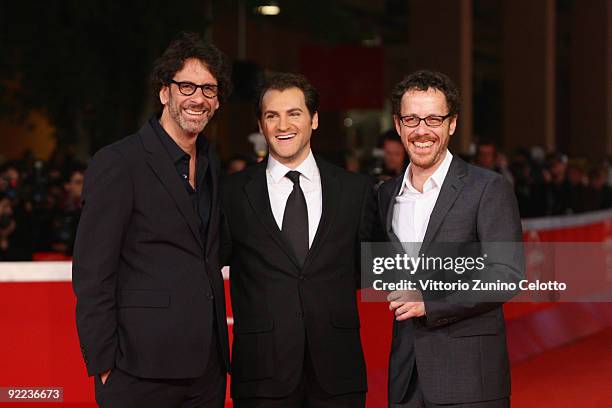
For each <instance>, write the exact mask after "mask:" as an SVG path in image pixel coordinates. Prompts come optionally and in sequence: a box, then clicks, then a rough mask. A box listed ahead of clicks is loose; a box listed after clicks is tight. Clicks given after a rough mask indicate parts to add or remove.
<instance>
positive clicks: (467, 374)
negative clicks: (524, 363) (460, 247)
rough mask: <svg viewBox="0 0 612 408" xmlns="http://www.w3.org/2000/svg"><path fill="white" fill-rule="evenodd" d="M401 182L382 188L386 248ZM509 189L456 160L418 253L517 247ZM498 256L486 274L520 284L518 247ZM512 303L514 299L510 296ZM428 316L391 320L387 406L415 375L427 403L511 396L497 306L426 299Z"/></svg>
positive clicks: (403, 392) (490, 175)
mask: <svg viewBox="0 0 612 408" xmlns="http://www.w3.org/2000/svg"><path fill="white" fill-rule="evenodd" d="M402 179H403V176H399V177H397V178H395V179H393V180H390V181H388V182H387V183H385V184H383V185H382V186H381V188H380V189H379V193H378V200H379V211H380V216H381V221H382V224H383V225H385V227H386V231H387V237H388V239H389V240H390V241H397V240H398V239H397V237H396V236H395V234H394V233H393V231H392V225H391V224H392V219H393V206H394V202H395V197H396V196H397V194H398V193H399V189H400V187H401V183H402ZM521 240H522V231H521V223H520V218H519V213H518V206H517V202H516V198H515V196H514V193H513V190H512V187H511V186H510V184H509V183H507V182H506V181H505V180H504V179H503V177H502V176H500V175H499V174H497V173H494V172H491V171H488V170H485V169H481V168H478V167H475V166H472V165H469V164H467V163H465V162H464V161H463V160H461V159H460V158H458V157H456V156H455V157H454V158H453V160H452V162H451V166H450V169H449V171H448V173H447V176H446V178H445V180H444V183H443V185H442V188H441V191H440V195H439V196H438V200H437V201H436V204H435V206H434V209H433V212H432V214H431V217H430V221H429V224H428V226H427V231H426V234H425V238H424V240H423V245H422V247H421V253H424V254H425V255H426V256H428V255H430V254H431V251H432V243H441V242H454V243H463V242H465V243H467V242H480V243H482V244H483V245H486V243H489V242H496V243H498V242H520V241H521ZM512 247H513V248H512V249H511V250H509V251H505V252H504V253H501V254H498V259H496V260H495V262H494V263H493V264H494V265H493V266H488V267H487V268H488V269H487V270H485V272H487V273H492V274H494V275H495V276H503V279H504V280H506V281H514V282H516V281H518V280H520V279H522V277H523V276H524V258H523V253H522V246H521V245H514V246H512ZM510 296H511V295H510ZM423 297H424V302H425V309H426V315H425V316H423V317H421V318H414V319H409V320H407V321H403V322H397V321H394V324H393V340H392V346H391V356H390V362H389V401H390V402H393V403H398V402H400V401H402V400H403V399H404V398H405V397H406V392H407V389H408V385H409V384H410V380H411V378H412V376H413V375H414V369H415V368H416V370H417V372H418V380H419V384H420V387H421V389H422V391H423V394H424V396H425V398H426V399H427V400H429V401H430V402H433V403H436V404H457V403H468V402H475V401H485V400H493V399H498V398H504V397H507V396H509V395H510V370H509V364H508V354H507V350H506V332H505V324H504V315H503V311H502V308H501V302H500V301H498V302H495V303H494V302H474V301H473V300H471V301H466V302H463V303H462V302H448V301H446V300H445V299H432V298H431V297H430V296H428V293H423Z"/></svg>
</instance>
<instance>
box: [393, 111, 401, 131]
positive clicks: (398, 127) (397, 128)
mask: <svg viewBox="0 0 612 408" xmlns="http://www.w3.org/2000/svg"><path fill="white" fill-rule="evenodd" d="M393 124H394V125H395V131H396V132H397V134H398V135H400V136H401V134H402V123H401V122H400V118H399V116H397V115H393Z"/></svg>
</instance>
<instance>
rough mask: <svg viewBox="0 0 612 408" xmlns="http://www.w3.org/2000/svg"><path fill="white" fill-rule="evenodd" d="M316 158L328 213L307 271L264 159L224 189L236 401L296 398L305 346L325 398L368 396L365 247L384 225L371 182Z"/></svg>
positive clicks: (234, 395) (231, 181)
mask: <svg viewBox="0 0 612 408" xmlns="http://www.w3.org/2000/svg"><path fill="white" fill-rule="evenodd" d="M316 161H317V166H318V168H319V172H320V175H321V187H322V204H323V211H322V214H321V220H320V222H319V226H318V230H317V233H316V235H315V238H314V241H313V243H312V246H311V249H310V251H309V254H308V257H307V259H306V261H305V264H304V267H303V268H300V267H299V266H298V262H297V261H296V260H295V258H294V256H293V254H292V251H291V249H290V248H289V246H288V244H287V243H286V242H285V241H284V240H283V237H282V236H281V232H280V230H279V228H278V226H277V224H276V221H275V220H274V216H273V214H272V209H271V207H270V200H269V196H268V187H267V183H266V165H267V164H266V162H265V161H264V162H262V163H260V164H257V165H255V166H253V167H251V168H248V169H247V170H245V171H243V172H241V173H238V174H235V175H233V176H231V177H229V178H228V179H227V182H226V183H224V186H223V193H222V203H223V210H224V213H225V217H226V220H227V234H228V239H227V240H224V242H227V243H228V246H229V245H231V249H230V248H226V251H224V252H227V253H228V254H229V253H230V252H231V258H230V262H229V265H230V284H231V297H232V309H233V313H234V343H233V348H232V396H233V397H235V398H244V397H253V396H258V397H281V396H285V395H288V394H289V393H290V392H291V391H293V389H294V388H295V387H296V386H297V384H298V381H299V380H300V377H301V376H302V373H303V371H304V368H303V364H304V351H305V347H306V342H307V343H308V345H307V347H308V350H309V353H310V355H311V359H312V362H313V365H314V370H315V373H316V376H317V380H318V381H319V383H320V385H321V386H322V387H323V389H324V390H325V391H327V392H329V393H332V394H342V393H348V392H363V391H366V388H367V386H366V372H365V362H364V358H363V351H362V347H361V341H360V337H359V316H358V313H357V299H356V292H357V288H358V280H359V276H358V275H359V273H358V271H359V268H358V265H359V248H360V240H367V239H369V235H370V233H371V229H372V227H373V225H372V224H373V223H374V221H375V220H376V210H375V199H374V196H373V195H372V190H371V185H370V183H369V181H368V180H367V179H366V178H365V177H363V176H360V175H357V174H353V173H349V172H348V171H346V170H343V169H341V168H339V167H336V166H333V165H331V164H329V163H326V162H325V161H323V160H320V159H318V158H317V159H316Z"/></svg>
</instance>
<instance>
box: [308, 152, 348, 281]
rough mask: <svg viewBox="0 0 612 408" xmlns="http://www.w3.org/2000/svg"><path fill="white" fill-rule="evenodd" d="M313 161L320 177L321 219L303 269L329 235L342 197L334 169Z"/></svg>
mask: <svg viewBox="0 0 612 408" xmlns="http://www.w3.org/2000/svg"><path fill="white" fill-rule="evenodd" d="M315 160H316V162H317V167H318V168H319V174H320V176H321V197H322V211H321V219H320V221H319V225H318V226H317V232H316V234H315V236H314V240H313V241H312V245H311V246H310V250H309V251H308V256H307V257H306V261H305V262H304V269H306V268H307V267H308V265H309V264H310V263H311V262H312V259H313V258H314V257H315V256H316V253H317V252H318V251H319V250H320V248H321V247H322V245H323V242H325V238H326V237H327V235H328V234H329V231H330V230H331V228H332V226H333V223H334V220H335V219H336V213H337V211H338V207H339V206H340V197H341V196H342V185H341V183H340V180H339V179H338V177H337V174H336V172H335V170H334V168H333V167H332V166H330V165H329V164H328V163H327V162H325V161H323V160H321V159H319V158H317V157H315Z"/></svg>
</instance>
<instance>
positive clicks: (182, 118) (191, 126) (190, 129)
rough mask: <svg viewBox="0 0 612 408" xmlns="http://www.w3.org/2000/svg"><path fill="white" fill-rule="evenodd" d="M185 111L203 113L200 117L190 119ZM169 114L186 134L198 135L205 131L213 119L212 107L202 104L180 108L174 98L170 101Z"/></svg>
mask: <svg viewBox="0 0 612 408" xmlns="http://www.w3.org/2000/svg"><path fill="white" fill-rule="evenodd" d="M185 109H192V110H196V111H203V112H202V115H201V116H199V117H190V116H188V114H187V113H185V112H184V110H185ZM168 113H169V114H170V118H171V119H172V120H173V121H174V122H175V123H176V124H177V125H178V126H179V127H180V128H181V129H182V130H183V131H185V132H187V133H193V134H197V133H200V132H202V131H203V130H204V128H205V127H206V125H207V124H208V121H209V119H210V118H211V117H212V113H211V109H210V106H209V105H208V104H206V103H202V104H186V105H185V106H180V105H179V104H177V103H176V102H175V101H174V100H173V99H172V97H170V100H169V101H168Z"/></svg>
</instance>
